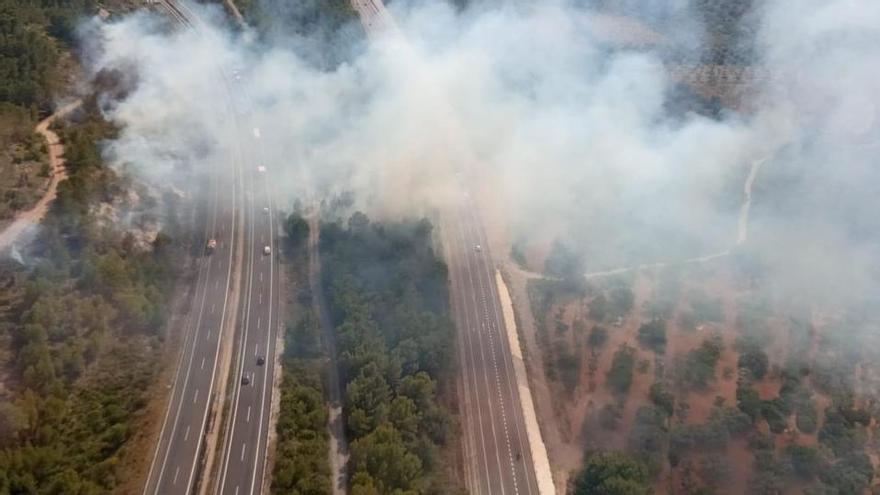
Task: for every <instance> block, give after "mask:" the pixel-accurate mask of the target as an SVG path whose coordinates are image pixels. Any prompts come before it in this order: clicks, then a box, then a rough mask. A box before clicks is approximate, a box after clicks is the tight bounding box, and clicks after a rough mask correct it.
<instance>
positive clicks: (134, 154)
mask: <svg viewBox="0 0 880 495" xmlns="http://www.w3.org/2000/svg"><path fill="white" fill-rule="evenodd" d="M654 4H655V3H651V5H654ZM656 4H657V5H660V3H659V2H657V3H656ZM488 5H489V6H486V4H483V5H482V6H479V7H478V8H473V9H465V10H463V11H461V12H457V11H455V10H454V9H452V8H451V7H449V6H447V5H446V4H445V3H441V2H427V1H419V2H405V3H404V2H397V3H395V4H394V5H393V9H394V14H395V18H396V20H397V23H398V25H399V27H400V29H401V31H402V33H403V37H402V38H400V37H397V36H394V35H387V36H384V37H382V36H379V37H376V38H375V39H373V40H372V42H371V43H368V44H367V43H365V42H363V40H362V38H360V37H358V36H355V35H352V34H351V33H354V32H356V31H357V28H356V25H351V24H349V25H345V24H344V23H343V24H342V25H341V26H342V27H341V28H340V27H339V22H340V21H339V19H338V18H334V19H333V21H332V22H334V23H336V24H335V25H334V26H335V28H334V29H337V31H334V32H338V30H339V29H341V30H342V32H345V33H348V34H347V35H345V36H341V37H337V38H332V37H331V38H332V39H333V40H334V42H335V43H336V45H334V50H337V51H339V53H335V54H334V56H333V57H331V58H332V59H333V60H332V61H328V57H327V56H325V55H326V54H325V53H323V52H321V51H320V50H322V49H323V48H322V47H324V46H325V45H326V40H327V39H328V38H327V30H320V29H319V30H315V32H316V33H319V34H315V35H313V36H314V37H321V39H322V41H321V42H317V41H316V42H314V43H310V42H309V41H310V40H311V38H310V36H311V35H309V34H305V35H304V34H302V33H300V34H298V35H289V36H286V35H285V33H284V30H283V29H280V28H279V27H278V26H275V27H273V28H272V29H271V30H268V31H267V32H269V33H271V34H270V35H264V36H254V35H253V33H244V34H241V33H238V34H234V33H231V32H228V31H227V30H226V29H225V28H224V27H223V26H222V24H220V23H218V22H216V21H212V19H216V18H217V17H218V16H217V14H216V13H213V14H208V15H205V17H204V18H205V19H206V22H205V23H200V24H199V29H198V32H197V33H196V32H192V31H180V30H171V29H169V28H168V26H167V23H165V22H162V21H160V20H159V19H158V18H157V17H156V16H152V15H145V14H138V15H133V16H128V17H125V18H123V19H121V20H118V21H115V22H112V23H109V24H103V25H100V26H99V27H98V28H97V32H96V34H95V36H96V38H97V39H99V40H100V43H99V45H100V49H96V50H93V53H92V56H91V58H90V60H92V62H91V69H92V71H93V72H98V71H100V70H108V69H116V70H123V71H128V72H133V73H134V74H136V77H137V84H136V86H135V88H134V89H133V90H132V91H131V92H130V94H129V95H128V96H127V97H126V98H125V99H124V100H122V101H120V102H116V103H112V104H108V106H107V109H106V111H107V115H108V117H109V118H111V119H113V120H114V121H116V122H118V123H119V124H121V125H122V126H123V132H122V134H121V136H120V138H119V139H118V140H117V141H115V142H113V143H112V144H110V145H109V146H108V148H107V150H106V151H107V154H108V156H109V157H110V158H112V159H113V160H114V161H116V162H117V163H127V164H130V165H131V166H132V167H134V168H135V169H137V170H139V171H140V172H141V173H143V174H145V175H147V176H149V177H152V178H154V179H161V178H162V177H167V176H168V175H169V174H171V175H173V174H180V173H190V172H191V173H193V174H198V173H204V172H207V171H212V170H218V169H221V168H228V167H229V164H228V161H229V159H230V158H231V157H238V158H240V159H242V160H244V161H245V162H246V163H247V164H248V165H256V164H264V165H266V166H267V167H268V168H270V169H271V173H272V174H273V175H272V176H273V180H276V181H277V182H278V183H279V185H283V187H280V190H282V191H283V192H284V193H285V194H286V195H287V197H286V199H288V200H293V199H295V198H300V199H302V198H307V197H310V198H314V197H321V196H323V195H327V194H332V193H334V192H338V191H352V192H354V193H355V198H356V200H357V204H358V207H360V208H361V209H364V210H366V211H368V213H371V214H374V215H382V214H391V215H396V214H400V213H403V212H412V211H416V212H424V211H427V210H430V209H432V208H438V207H442V206H444V205H445V204H448V203H449V202H450V201H455V200H456V198H458V197H459V194H460V193H459V185H458V180H459V179H458V178H457V172H461V173H463V177H465V179H466V180H467V181H468V183H469V184H470V189H471V190H472V192H473V193H475V194H476V195H477V196H478V197H479V198H480V201H481V202H483V203H486V204H491V205H492V206H493V207H491V208H487V211H495V212H497V211H503V212H504V214H503V215H501V214H497V215H496V214H494V213H493V214H491V215H490V214H488V213H487V216H488V218H486V221H487V222H489V223H495V224H503V225H504V226H505V227H506V229H507V230H508V232H509V234H510V235H509V237H510V238H512V239H516V238H524V239H527V240H529V242H532V243H540V242H545V243H546V244H549V243H550V241H552V240H553V239H555V238H557V237H560V238H562V239H564V240H565V242H567V243H569V244H571V245H572V246H574V247H575V248H576V249H578V250H579V251H580V252H583V253H585V255H586V259H587V265H588V267H590V268H592V269H605V268H613V267H616V266H619V265H622V264H624V265H625V264H627V263H650V262H655V261H665V260H674V259H683V258H687V257H689V256H700V255H704V254H710V253H713V252H717V251H720V250H724V249H728V248H730V247H731V246H733V245H734V243H735V241H736V239H737V232H736V223H737V218H738V215H739V207H740V205H741V202H742V187H743V182H744V181H745V178H746V176H747V175H748V173H749V169H750V167H751V164H752V163H753V162H754V161H755V160H757V159H761V158H768V160H767V162H766V163H765V165H764V166H763V168H762V169H761V172H760V174H759V176H758V179H757V180H756V184H755V191H754V203H753V208H752V221H753V223H752V227H753V229H752V232H753V235H752V237H751V238H750V241H749V242H748V243H747V248H748V249H747V250H749V251H750V253H751V254H752V255H755V256H759V257H760V258H762V259H763V260H765V261H766V262H768V263H770V264H771V265H772V266H773V267H774V271H773V272H772V273H773V276H774V277H776V278H777V279H778V281H779V287H781V288H786V290H788V289H793V288H803V287H805V286H807V287H815V286H817V284H818V282H819V281H824V282H823V283H824V285H825V287H824V288H823V290H822V291H820V292H821V293H822V294H825V295H828V294H836V295H838V296H843V297H844V298H849V297H855V296H856V295H858V294H856V292H862V293H863V294H862V295H864V294H865V293H876V292H875V289H876V280H877V277H876V271H875V269H874V268H873V267H874V266H877V264H876V253H877V252H878V250H877V249H876V248H877V245H876V238H877V228H876V227H877V223H876V220H875V219H874V215H872V214H871V213H872V212H873V211H877V207H878V206H880V205H878V199H877V198H878V195H877V194H876V192H875V189H876V188H877V187H878V186H877V184H880V181H878V180H877V179H880V177H877V171H876V170H877V169H876V164H875V162H876V161H875V159H874V158H875V157H876V156H877V142H878V125H877V124H876V122H875V106H874V103H873V101H874V98H873V97H872V94H873V93H872V89H876V88H877V87H880V85H878V83H880V76H878V71H880V63H878V62H880V60H878V54H880V43H878V39H880V38H878V32H877V27H878V26H880V5H875V4H874V3H872V2H870V1H868V0H833V1H830V2H829V1H824V2H820V1H818V0H816V1H814V0H808V1H804V2H798V3H797V6H796V7H795V6H794V5H793V2H790V1H784V0H775V1H767V2H763V3H762V4H761V5H760V7H757V8H756V9H757V10H756V11H755V12H754V13H752V14H751V16H752V17H751V19H752V21H753V22H755V26H756V27H755V29H756V32H758V33H759V35H758V37H757V43H756V47H755V53H756V54H757V60H755V61H754V62H755V63H760V64H762V65H763V66H764V67H766V68H767V69H769V70H770V71H771V72H772V74H773V78H772V79H770V80H769V81H766V82H760V83H759V84H758V86H757V87H755V88H754V94H755V95H756V97H757V103H756V105H755V107H756V108H757V111H756V112H754V113H750V114H747V115H737V114H734V113H721V114H719V115H714V116H706V115H702V114H699V113H695V112H683V113H682V112H670V108H669V104H670V95H672V94H674V93H675V92H676V91H678V90H680V89H681V88H678V87H677V86H676V85H675V83H674V81H672V80H671V78H670V76H669V74H668V73H667V71H666V70H665V68H664V61H668V60H669V58H670V53H675V52H679V51H680V50H679V48H678V47H681V46H684V47H685V48H687V47H688V46H692V45H693V44H699V43H700V42H701V41H703V40H704V38H705V32H704V30H703V29H702V28H701V27H700V23H699V19H695V18H693V17H692V14H690V13H689V12H691V11H690V10H687V9H684V7H681V6H677V4H676V6H675V8H674V9H672V10H670V9H668V8H667V9H661V8H659V7H658V8H657V9H656V10H657V12H654V11H652V10H650V9H643V10H640V11H639V15H640V16H641V19H637V20H634V19H624V20H623V21H622V22H623V23H622V24H619V23H618V24H616V25H618V26H620V25H623V26H628V27H625V28H623V29H622V31H621V32H620V35H621V36H624V37H625V35H626V34H627V32H629V33H632V32H633V30H637V31H639V32H638V36H636V38H637V39H641V40H642V41H643V42H640V43H632V42H631V40H629V41H628V42H627V43H626V47H621V46H620V45H617V44H615V39H614V38H615V36H617V35H616V34H615V30H614V28H612V29H609V28H608V25H609V11H610V10H611V7H613V6H609V5H605V6H604V7H603V10H602V12H601V13H596V12H593V11H591V10H589V9H588V8H587V7H585V6H580V5H574V4H572V3H569V2H562V1H553V2H536V3H531V2H529V3H528V4H523V5H520V4H506V3H491V4H488ZM682 5H684V3H682ZM795 8H796V10H797V15H792V10H794V9H795ZM263 12H272V10H271V9H266V10H264V11H263ZM201 13H202V14H204V11H201ZM623 13H624V14H625V13H626V11H624V12H623ZM652 20H656V21H657V22H656V25H657V26H661V27H664V26H665V28H663V29H659V32H655V31H653V30H652V29H650V28H649V27H646V26H651V25H652ZM612 21H613V19H612ZM615 22H616V21H613V22H612V24H614V23H615ZM669 26H674V29H670V28H669ZM670 33H672V34H675V33H677V34H676V35H675V36H670ZM340 43H341V44H343V45H342V46H340V45H339V44H340ZM684 51H685V52H686V51H687V50H684ZM343 52H344V53H343ZM340 53H341V54H340ZM233 71H240V74H241V76H240V79H236V78H235V77H234V76H233ZM254 128H256V129H257V130H258V133H259V136H260V137H259V140H258V141H259V143H258V144H254V143H253V140H252V138H251V137H250V136H251V134H253V133H254V132H255V131H254ZM182 171H183V172H182ZM825 289H827V290H825ZM841 291H843V293H841Z"/></svg>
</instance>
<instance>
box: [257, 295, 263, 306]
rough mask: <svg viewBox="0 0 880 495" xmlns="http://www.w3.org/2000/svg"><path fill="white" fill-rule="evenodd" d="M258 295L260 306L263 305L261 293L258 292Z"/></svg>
mask: <svg viewBox="0 0 880 495" xmlns="http://www.w3.org/2000/svg"><path fill="white" fill-rule="evenodd" d="M258 295H259V296H260V297H259V304H260V305H261V306H262V305H263V293H262V292H260V293H259V294H258Z"/></svg>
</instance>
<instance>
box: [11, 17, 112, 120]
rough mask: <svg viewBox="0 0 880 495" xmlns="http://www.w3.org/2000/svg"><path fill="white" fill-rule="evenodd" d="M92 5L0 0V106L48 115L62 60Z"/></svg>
mask: <svg viewBox="0 0 880 495" xmlns="http://www.w3.org/2000/svg"><path fill="white" fill-rule="evenodd" d="M94 8H95V3H94V2H93V1H91V0H67V1H63V2H43V1H38V0H0V102H6V103H11V104H14V105H17V106H19V107H22V108H25V109H29V110H33V111H34V112H39V113H48V112H49V110H50V109H51V106H52V97H53V92H54V90H55V88H57V87H58V85H59V84H60V77H59V74H58V73H57V71H58V68H57V67H58V58H59V56H60V51H61V49H63V48H64V47H65V45H68V44H71V43H72V42H73V41H74V33H75V29H74V28H75V25H76V21H77V19H79V18H80V17H81V16H82V15H84V14H86V13H88V12H91V11H93V10H94Z"/></svg>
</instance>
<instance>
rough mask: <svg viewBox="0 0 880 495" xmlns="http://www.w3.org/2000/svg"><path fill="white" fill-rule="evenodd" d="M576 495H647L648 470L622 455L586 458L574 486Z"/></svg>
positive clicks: (606, 454) (648, 489) (648, 484)
mask: <svg viewBox="0 0 880 495" xmlns="http://www.w3.org/2000/svg"><path fill="white" fill-rule="evenodd" d="M571 491H572V493H573V494H574V495H594V494H602V495H648V494H649V493H651V485H650V479H649V477H648V470H647V468H646V467H645V465H644V464H642V463H641V462H640V461H639V460H638V459H637V458H634V457H632V456H630V455H628V454H626V453H623V452H600V453H596V454H593V455H591V456H589V457H588V458H587V461H586V464H585V465H584V468H583V469H582V470H581V471H580V472H579V473H578V474H577V476H575V477H574V480H573V482H572V490H571Z"/></svg>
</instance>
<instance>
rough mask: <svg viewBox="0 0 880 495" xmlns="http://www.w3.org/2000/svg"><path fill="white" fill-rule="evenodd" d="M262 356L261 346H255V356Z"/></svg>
mask: <svg viewBox="0 0 880 495" xmlns="http://www.w3.org/2000/svg"><path fill="white" fill-rule="evenodd" d="M259 355H260V344H254V356H259Z"/></svg>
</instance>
